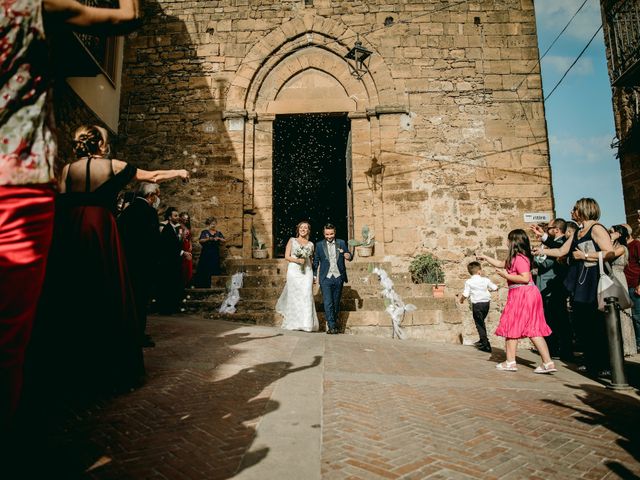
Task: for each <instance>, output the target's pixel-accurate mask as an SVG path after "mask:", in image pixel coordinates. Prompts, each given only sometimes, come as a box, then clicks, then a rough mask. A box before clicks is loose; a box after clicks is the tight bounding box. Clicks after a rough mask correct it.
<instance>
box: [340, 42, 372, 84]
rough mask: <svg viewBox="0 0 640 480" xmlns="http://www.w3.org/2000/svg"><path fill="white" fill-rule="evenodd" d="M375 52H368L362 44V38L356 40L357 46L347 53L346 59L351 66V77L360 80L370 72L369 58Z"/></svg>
mask: <svg viewBox="0 0 640 480" xmlns="http://www.w3.org/2000/svg"><path fill="white" fill-rule="evenodd" d="M372 53H373V52H371V51H369V50H367V49H366V48H364V47H363V46H362V42H360V37H358V39H357V40H356V44H355V45H354V46H353V48H352V49H351V50H349V53H347V54H346V55H345V56H344V58H346V59H347V60H348V61H347V63H348V64H349V71H350V72H351V75H353V76H354V77H356V78H357V79H358V80H360V79H361V78H362V77H363V76H364V74H365V73H367V71H368V70H369V58H370V57H371V54H372Z"/></svg>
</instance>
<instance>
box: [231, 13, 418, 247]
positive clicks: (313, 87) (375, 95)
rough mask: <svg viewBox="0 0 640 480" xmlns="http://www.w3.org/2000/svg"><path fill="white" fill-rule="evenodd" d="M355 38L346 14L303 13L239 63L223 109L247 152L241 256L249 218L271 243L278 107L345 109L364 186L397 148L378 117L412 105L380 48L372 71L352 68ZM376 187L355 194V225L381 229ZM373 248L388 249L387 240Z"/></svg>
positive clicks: (289, 110)
mask: <svg viewBox="0 0 640 480" xmlns="http://www.w3.org/2000/svg"><path fill="white" fill-rule="evenodd" d="M355 38H356V34H355V32H352V31H350V30H349V29H348V28H347V27H346V26H345V25H344V24H342V23H341V22H337V21H335V20H331V19H326V18H322V17H313V16H305V17H302V18H298V19H294V20H292V21H290V22H287V23H285V24H283V25H281V26H280V27H278V28H276V29H275V30H274V31H272V32H271V33H270V34H269V35H267V36H265V37H264V38H263V39H262V40H261V41H260V42H258V43H257V44H256V45H254V47H253V48H252V49H251V50H250V52H249V54H248V55H247V56H246V58H245V59H244V61H243V63H242V64H241V66H240V67H239V68H238V70H237V74H236V76H235V78H234V80H233V82H232V83H231V86H230V88H229V91H228V93H227V102H226V105H227V110H226V111H225V113H224V117H225V119H226V120H227V122H228V125H229V126H231V124H233V125H234V126H235V128H229V129H228V130H229V131H230V136H231V137H232V139H233V141H234V144H236V145H237V151H239V152H240V151H241V152H242V156H243V158H244V195H243V199H244V200H243V209H244V213H245V215H244V222H243V223H244V227H243V232H244V241H243V255H244V256H246V257H248V256H250V250H251V235H250V231H251V227H252V226H254V227H255V229H256V231H257V232H258V234H259V236H261V237H262V238H263V239H265V240H266V243H267V244H268V245H270V246H272V245H273V238H272V235H271V231H272V230H271V225H272V221H273V217H272V207H273V205H272V197H271V195H272V187H273V179H272V168H273V164H272V151H273V143H272V142H273V121H274V120H275V118H276V115H279V114H294V113H311V112H317V113H345V114H348V116H349V119H350V123H351V125H350V130H351V137H350V142H349V145H350V161H351V168H352V169H353V181H352V182H353V186H354V187H357V186H358V185H359V186H360V187H362V188H361V190H362V191H366V185H367V181H366V177H365V175H364V172H366V171H367V169H368V168H369V167H370V164H371V159H372V157H373V155H374V154H375V153H376V152H380V150H381V149H386V150H392V149H393V147H394V139H393V135H395V133H394V134H392V135H388V134H386V135H381V130H382V129H383V128H384V127H382V128H381V122H380V118H379V117H380V115H385V114H401V113H408V110H407V109H406V108H405V107H403V106H401V105H400V103H401V102H400V101H399V95H398V94H397V92H396V91H395V89H394V85H393V81H392V78H391V74H390V72H389V70H388V68H387V66H386V64H385V63H384V61H383V60H382V57H381V56H380V55H375V56H374V58H372V60H371V63H370V68H369V72H368V74H367V75H365V76H364V77H363V78H362V79H361V80H358V79H356V78H354V77H353V76H352V75H351V74H350V72H349V69H348V65H347V63H346V60H345V59H344V55H345V54H346V53H347V52H348V50H349V48H348V46H347V45H346V42H349V41H353V39H355ZM341 39H347V40H341ZM387 131H390V129H387ZM236 132H237V133H236ZM394 132H395V130H394ZM385 143H386V145H385ZM350 183H351V182H350ZM379 195H380V194H379V193H378V192H370V193H367V194H366V195H365V194H362V195H359V196H357V197H355V198H354V200H353V206H352V207H353V208H352V212H353V216H354V217H355V224H356V229H357V230H359V228H360V226H361V225H363V224H369V225H372V226H373V227H374V229H376V230H377V231H382V230H383V228H384V222H383V215H378V216H377V217H376V210H375V208H374V207H373V205H374V203H375V201H376V198H375V197H376V196H379ZM378 201H381V198H378ZM345 236H346V234H345ZM376 254H379V255H384V245H383V244H382V243H381V244H380V245H379V247H377V251H376Z"/></svg>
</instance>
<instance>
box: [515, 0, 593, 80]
mask: <svg viewBox="0 0 640 480" xmlns="http://www.w3.org/2000/svg"><path fill="white" fill-rule="evenodd" d="M588 1H589V0H584V2H582V5H580V7H579V8H578V10H576V12H575V13H574V14H573V16H572V17H571V18H570V19H569V21H568V22H567V24H566V25H565V26H564V28H563V29H562V30H561V31H560V33H558V35H556V38H554V39H553V41H552V42H551V45H549V46H548V47H547V49H546V50H545V51H544V53H543V54H542V56H541V57H540V58H539V59H538V61H537V62H536V63H535V65H534V66H533V67H532V68H531V70H529V73H528V74H527V75H525V76H524V78H523V79H522V80H521V81H520V83H519V84H518V85H517V86H516V87H514V90H515V91H517V90H518V89H519V88H520V87H521V86H522V84H523V83H524V81H525V80H526V79H527V76H528V75H529V74H531V73H532V72H533V71H534V70H535V69H536V67H537V66H538V65H540V62H541V61H542V59H543V58H544V57H546V56H547V53H549V50H551V49H552V48H553V46H554V45H555V44H556V42H557V41H558V40H559V39H560V37H561V36H562V35H563V34H564V32H565V31H566V30H567V28H569V25H571V22H573V19H574V18H576V16H577V15H578V13H580V10H582V7H584V6H585V5H586V4H587V2H588Z"/></svg>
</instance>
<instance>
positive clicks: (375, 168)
mask: <svg viewBox="0 0 640 480" xmlns="http://www.w3.org/2000/svg"><path fill="white" fill-rule="evenodd" d="M385 168H386V167H385V166H384V165H383V164H382V163H378V159H377V158H376V157H375V155H374V156H373V158H372V159H371V166H370V167H369V170H367V171H366V172H364V174H365V175H366V176H367V185H368V187H369V188H370V189H371V190H373V191H374V192H375V191H377V190H378V187H381V188H382V180H383V179H384V170H385Z"/></svg>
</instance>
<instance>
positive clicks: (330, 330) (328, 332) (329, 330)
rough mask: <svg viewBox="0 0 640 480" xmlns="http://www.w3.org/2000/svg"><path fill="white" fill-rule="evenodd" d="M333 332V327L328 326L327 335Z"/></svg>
mask: <svg viewBox="0 0 640 480" xmlns="http://www.w3.org/2000/svg"><path fill="white" fill-rule="evenodd" d="M334 333H336V332H335V331H334V330H333V328H330V329H328V330H327V335H333V334H334Z"/></svg>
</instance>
